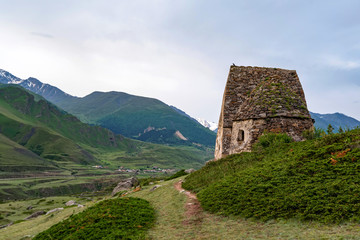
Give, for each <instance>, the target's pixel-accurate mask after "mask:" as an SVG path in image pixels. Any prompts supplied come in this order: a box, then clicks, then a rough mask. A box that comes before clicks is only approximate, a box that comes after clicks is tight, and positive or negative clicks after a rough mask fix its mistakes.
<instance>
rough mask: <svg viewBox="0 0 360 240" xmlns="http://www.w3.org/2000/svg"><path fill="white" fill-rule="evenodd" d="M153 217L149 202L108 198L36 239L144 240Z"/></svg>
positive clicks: (137, 199) (135, 199)
mask: <svg viewBox="0 0 360 240" xmlns="http://www.w3.org/2000/svg"><path fill="white" fill-rule="evenodd" d="M154 215H155V213H154V209H153V208H152V207H151V206H150V204H149V202H147V201H146V200H143V199H140V198H115V199H109V200H105V201H102V202H100V203H98V204H96V205H95V206H92V207H90V208H88V209H86V210H85V211H83V212H81V213H79V214H76V215H72V216H71V217H70V218H68V219H66V220H64V221H62V222H60V223H58V224H55V225H54V226H52V227H51V228H49V229H48V230H46V231H44V232H42V233H40V234H38V235H36V236H35V237H34V238H33V239H94V240H95V239H145V237H146V236H145V234H146V231H147V230H148V229H149V228H150V227H151V226H152V225H153V223H154V220H155V216H154Z"/></svg>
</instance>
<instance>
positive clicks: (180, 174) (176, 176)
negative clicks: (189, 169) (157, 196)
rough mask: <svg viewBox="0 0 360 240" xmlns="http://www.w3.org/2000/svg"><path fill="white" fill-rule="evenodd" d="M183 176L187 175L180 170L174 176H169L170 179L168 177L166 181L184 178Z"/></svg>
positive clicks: (183, 170)
mask: <svg viewBox="0 0 360 240" xmlns="http://www.w3.org/2000/svg"><path fill="white" fill-rule="evenodd" d="M185 175H187V173H186V172H185V169H182V170H180V171H178V172H176V173H175V174H173V175H171V176H170V177H168V178H167V179H166V180H171V179H175V178H178V177H181V176H185Z"/></svg>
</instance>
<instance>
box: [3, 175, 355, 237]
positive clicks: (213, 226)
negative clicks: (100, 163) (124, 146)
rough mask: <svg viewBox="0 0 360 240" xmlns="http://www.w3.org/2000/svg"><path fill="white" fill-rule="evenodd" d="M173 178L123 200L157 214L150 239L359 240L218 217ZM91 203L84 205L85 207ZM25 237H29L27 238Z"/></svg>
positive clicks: (346, 231)
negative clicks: (144, 203)
mask: <svg viewBox="0 0 360 240" xmlns="http://www.w3.org/2000/svg"><path fill="white" fill-rule="evenodd" d="M183 178H184V177H182V178H177V179H174V180H171V181H165V182H157V183H156V184H158V185H161V186H160V187H158V188H156V189H155V190H153V191H151V189H152V188H153V187H154V186H155V185H149V186H147V187H144V188H143V190H142V191H138V192H134V193H131V194H129V195H127V196H130V197H140V198H143V199H146V200H148V201H149V202H150V203H151V205H152V206H153V207H154V208H155V210H156V212H157V216H156V217H157V222H156V224H155V226H154V227H153V228H152V229H150V231H149V238H150V239H154V240H156V239H166V240H168V239H246V240H249V239H270V240H271V239H277V240H278V239H329V240H332V239H360V225H359V224H355V223H348V224H343V225H325V224H319V223H312V222H309V223H302V222H299V221H295V220H292V221H270V222H266V223H264V222H258V221H251V220H243V219H238V218H231V217H222V216H217V215H212V214H208V213H206V212H204V211H202V209H201V207H200V206H199V205H198V202H197V200H196V198H194V195H190V198H189V194H188V193H187V192H186V191H183V190H182V189H181V186H180V184H179V181H181V179H183ZM92 204H93V203H90V202H89V203H87V204H86V205H87V206H90V205H92ZM82 210H83V209H80V208H66V209H64V210H63V211H60V212H55V213H54V214H52V215H47V216H40V217H38V218H36V219H34V220H30V221H25V222H20V223H17V224H14V225H12V226H10V227H7V228H5V229H0V239H6V240H16V239H31V238H30V236H34V235H36V234H37V233H39V232H41V231H43V230H46V229H47V228H48V227H50V226H51V225H53V224H55V223H57V222H59V221H61V220H62V219H64V218H67V217H68V216H70V215H71V214H73V213H77V212H79V211H82ZM26 236H29V237H28V238H27V237H26Z"/></svg>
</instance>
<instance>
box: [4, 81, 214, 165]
mask: <svg viewBox="0 0 360 240" xmlns="http://www.w3.org/2000/svg"><path fill="white" fill-rule="evenodd" d="M0 93H1V95H0V96H2V97H0V127H1V126H3V127H1V129H2V130H1V131H2V133H3V134H4V135H6V136H7V137H8V138H10V139H11V140H12V141H15V142H18V143H20V144H21V145H24V146H25V147H27V148H28V149H31V150H33V151H34V152H37V153H38V155H40V156H41V157H43V158H47V159H50V160H55V161H56V162H57V163H59V164H61V163H62V162H64V161H66V160H69V161H72V162H76V163H95V161H96V159H100V160H102V161H103V162H102V163H108V164H110V165H109V166H110V167H113V168H116V167H117V166H120V165H123V166H146V165H155V164H156V165H159V166H161V167H191V166H193V167H200V166H201V164H202V163H203V162H205V161H206V160H208V159H210V158H211V154H212V151H211V150H209V149H206V148H195V147H179V148H176V147H170V146H161V145H155V144H148V143H143V142H139V141H134V140H131V139H127V138H124V137H122V136H121V135H115V134H113V133H112V132H111V131H109V130H107V129H104V128H101V127H99V126H89V125H87V124H84V123H82V122H80V121H79V120H78V119H76V118H75V117H73V116H72V115H69V114H66V113H64V112H62V111H61V110H59V109H58V108H57V107H55V106H54V105H52V104H49V103H48V102H46V101H44V100H39V101H38V102H36V101H35V100H34V98H33V97H32V95H30V94H29V93H27V92H25V91H24V90H22V89H21V88H19V87H14V86H9V87H6V88H2V89H0ZM104 156H105V157H104ZM69 161H68V162H69Z"/></svg>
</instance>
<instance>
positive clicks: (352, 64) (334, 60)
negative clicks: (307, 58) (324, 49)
mask: <svg viewBox="0 0 360 240" xmlns="http://www.w3.org/2000/svg"><path fill="white" fill-rule="evenodd" d="M323 59H324V63H325V64H326V65H328V66H330V67H334V68H337V69H342V70H353V69H358V68H360V61H354V60H347V59H346V60H344V59H341V58H339V57H337V56H325V57H323Z"/></svg>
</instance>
